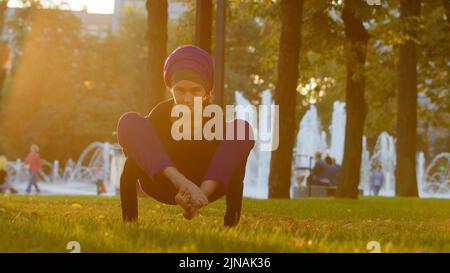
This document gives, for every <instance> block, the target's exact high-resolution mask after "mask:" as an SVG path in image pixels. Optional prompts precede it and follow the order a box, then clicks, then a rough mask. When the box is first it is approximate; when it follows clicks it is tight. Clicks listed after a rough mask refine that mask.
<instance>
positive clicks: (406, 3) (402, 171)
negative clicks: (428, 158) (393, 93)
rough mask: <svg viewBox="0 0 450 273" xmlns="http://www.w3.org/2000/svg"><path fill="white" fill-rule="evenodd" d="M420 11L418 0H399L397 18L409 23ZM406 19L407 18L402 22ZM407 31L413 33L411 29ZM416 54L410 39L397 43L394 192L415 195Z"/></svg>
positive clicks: (414, 46)
mask: <svg viewBox="0 0 450 273" xmlns="http://www.w3.org/2000/svg"><path fill="white" fill-rule="evenodd" d="M419 15H420V0H401V1H400V20H402V21H403V22H405V23H407V25H409V26H410V22H409V20H410V19H411V18H412V17H413V16H419ZM406 21H408V22H406ZM406 32H407V34H409V35H411V36H412V37H414V35H415V33H414V30H413V29H411V28H409V27H408V29H407V30H406ZM416 67H417V54H416V45H415V44H414V42H413V41H411V40H409V41H406V42H405V43H404V44H402V45H400V48H399V60H398V66H397V75H398V93H397V109H398V112H397V113H398V114H397V166H396V171H395V176H396V183H395V192H396V195H398V196H418V190H417V178H416V128H417V70H416Z"/></svg>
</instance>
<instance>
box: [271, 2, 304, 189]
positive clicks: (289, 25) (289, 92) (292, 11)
mask: <svg viewBox="0 0 450 273" xmlns="http://www.w3.org/2000/svg"><path fill="white" fill-rule="evenodd" d="M302 20H303V0H283V1H281V36H280V50H279V59H278V79H277V83H276V89H275V94H274V101H275V104H276V105H278V106H279V110H280V116H279V120H280V121H282V124H283V126H282V127H281V124H276V125H275V126H280V127H281V128H280V130H279V132H280V135H279V144H280V145H279V147H278V149H277V150H275V151H273V152H272V160H271V166H270V176H269V197H270V198H289V190H290V185H291V171H292V170H291V167H292V164H291V163H292V150H293V147H294V140H295V135H296V129H297V126H296V118H295V109H296V96H297V92H296V88H297V82H298V76H299V59H300V47H301V40H302V33H301V27H302ZM278 123H279V122H278ZM274 137H276V136H274Z"/></svg>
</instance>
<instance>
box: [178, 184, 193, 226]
mask: <svg viewBox="0 0 450 273" xmlns="http://www.w3.org/2000/svg"><path fill="white" fill-rule="evenodd" d="M175 202H176V203H177V204H178V205H180V206H181V207H182V208H183V209H184V212H183V216H184V218H186V219H188V220H191V219H192V218H194V216H195V215H196V213H197V210H198V209H197V208H196V207H194V206H193V205H192V201H191V198H190V194H189V192H188V191H180V192H178V193H177V195H175Z"/></svg>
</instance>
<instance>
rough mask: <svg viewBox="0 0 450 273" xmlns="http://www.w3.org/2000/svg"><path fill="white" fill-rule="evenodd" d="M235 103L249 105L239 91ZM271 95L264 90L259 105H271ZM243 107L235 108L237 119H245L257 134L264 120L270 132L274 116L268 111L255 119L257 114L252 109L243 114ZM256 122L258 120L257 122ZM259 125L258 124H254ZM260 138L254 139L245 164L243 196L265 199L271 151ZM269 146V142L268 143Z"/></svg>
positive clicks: (256, 134)
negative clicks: (262, 146) (263, 147)
mask: <svg viewBox="0 0 450 273" xmlns="http://www.w3.org/2000/svg"><path fill="white" fill-rule="evenodd" d="M235 98H236V105H241V106H244V107H245V106H250V105H251V103H250V102H249V101H248V100H247V99H246V98H245V97H244V96H243V95H242V93H241V92H236V93H235ZM272 104H273V102H272V95H271V93H270V91H269V90H266V91H264V92H263V94H262V99H261V105H264V106H267V107H269V106H271V105H272ZM269 109H270V108H269ZM243 111H244V110H243V108H239V107H237V108H236V117H237V118H239V119H245V120H247V121H248V122H249V123H250V124H251V125H252V127H253V133H254V135H255V136H258V128H263V126H262V124H263V123H264V122H265V123H266V124H267V125H268V127H269V131H270V132H272V128H273V125H274V116H272V115H271V112H270V111H268V112H267V115H260V116H259V119H257V118H256V117H257V115H256V113H255V112H254V109H253V110H252V111H250V114H249V115H245V113H244V112H243ZM257 122H259V123H258V124H257ZM256 125H259V126H256ZM262 144H263V143H262V140H261V139H260V138H257V139H256V143H255V147H254V148H253V149H252V151H251V152H250V154H249V157H248V160H247V166H246V175H245V178H244V196H246V197H251V198H257V199H265V198H267V197H268V183H269V170H270V159H271V156H272V153H271V151H266V150H265V149H262V148H261V145H262ZM269 145H270V146H271V143H269Z"/></svg>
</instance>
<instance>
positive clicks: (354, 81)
mask: <svg viewBox="0 0 450 273" xmlns="http://www.w3.org/2000/svg"><path fill="white" fill-rule="evenodd" d="M358 2H359V1H358ZM342 20H343V21H344V27H345V37H346V41H345V53H346V59H347V87H346V94H345V100H346V108H347V120H346V128H345V147H344V159H343V163H342V170H341V171H340V173H339V182H338V190H337V196H338V197H347V198H357V197H358V185H359V182H360V173H359V170H360V167H361V152H362V137H363V131H364V121H365V117H366V113H367V105H366V101H365V99H364V88H365V76H364V63H365V61H366V52H367V43H368V41H369V34H368V32H367V30H366V29H365V27H364V25H363V22H362V20H361V19H360V18H359V17H358V16H357V15H356V3H355V1H354V0H346V1H345V4H344V9H343V11H342Z"/></svg>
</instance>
